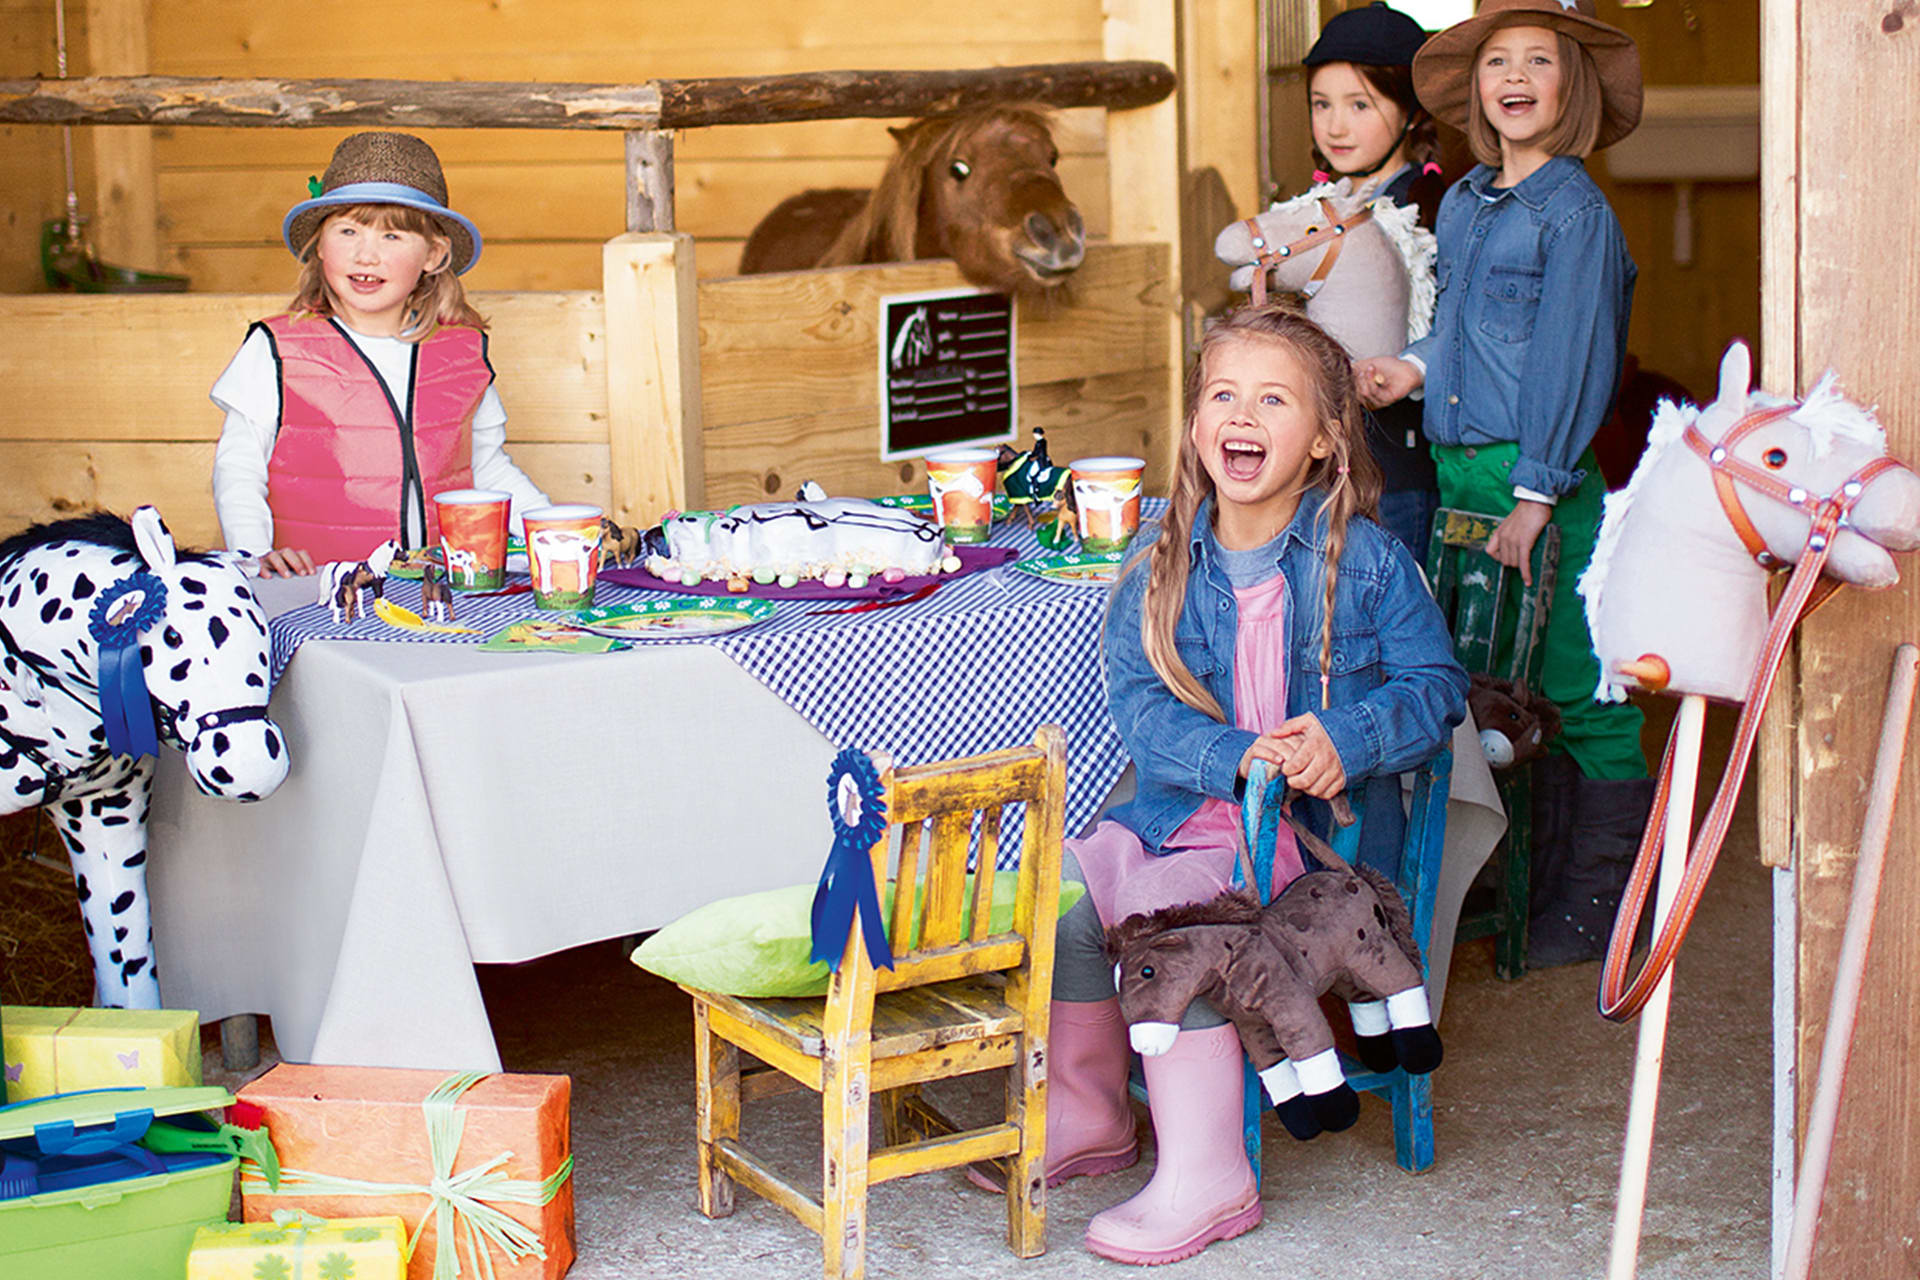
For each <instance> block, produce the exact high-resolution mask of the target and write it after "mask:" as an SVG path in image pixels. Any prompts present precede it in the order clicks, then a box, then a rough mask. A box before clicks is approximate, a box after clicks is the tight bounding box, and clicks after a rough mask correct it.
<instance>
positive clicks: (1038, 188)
mask: <svg viewBox="0 0 1920 1280" xmlns="http://www.w3.org/2000/svg"><path fill="white" fill-rule="evenodd" d="M890 132H891V133H892V134H893V136H894V140H895V141H896V142H897V143H898V144H899V150H898V151H896V152H895V153H894V157H893V160H892V161H891V162H890V163H889V164H888V165H887V168H886V172H885V173H883V174H882V175H881V177H880V184H879V185H878V186H877V187H875V188H874V189H873V190H872V191H871V192H867V191H858V190H854V189H852V188H846V187H834V188H828V189H814V190H810V191H803V192H801V193H800V194H799V195H797V196H791V197H789V198H788V199H786V200H783V201H782V202H781V203H780V204H778V205H776V206H775V207H774V209H773V211H772V212H770V213H768V214H767V216H766V217H764V218H762V219H761V220H760V223H759V225H758V226H756V227H754V229H753V231H752V233H751V234H749V235H748V236H747V243H746V245H745V246H744V247H743V248H742V249H741V251H740V272H741V274H742V275H754V274H757V273H759V272H763V271H804V270H806V269H807V268H809V267H845V266H857V265H859V264H861V263H866V262H908V261H911V260H913V259H915V258H952V259H953V260H954V263H955V264H956V265H957V266H958V267H959V268H960V274H961V275H963V276H965V277H966V278H967V280H968V281H969V282H970V283H972V284H976V285H979V286H980V287H982V288H985V289H994V290H998V291H1000V292H1002V293H1034V294H1037V293H1042V292H1044V291H1046V290H1048V289H1051V288H1053V287H1054V286H1055V285H1058V284H1059V283H1060V282H1061V281H1062V280H1065V279H1066V278H1067V277H1068V276H1069V275H1072V274H1073V272H1074V270H1075V269H1076V268H1077V267H1079V265H1080V263H1081V260H1082V259H1083V258H1085V256H1086V252H1087V236H1086V226H1085V224H1084V223H1083V222H1082V220H1081V217H1080V211H1079V210H1078V209H1076V208H1074V206H1073V201H1071V200H1069V199H1068V198H1067V193H1066V191H1065V189H1064V188H1062V187H1061V185H1060V176H1059V174H1057V173H1056V172H1055V171H1054V165H1055V164H1056V163H1057V162H1058V161H1059V159H1060V149H1059V147H1057V146H1056V145H1055V144H1054V141H1053V133H1052V130H1051V129H1050V127H1049V126H1048V124H1047V120H1046V117H1045V116H1043V115H1041V114H1040V113H1039V112H1036V111H1032V110H1028V109H1026V108H1022V107H1006V106H1001V107H982V108H979V109H976V110H972V111H964V112H961V113H959V114H957V115H952V116H937V117H932V118H929V119H925V120H916V121H914V122H913V123H912V124H910V125H907V126H906V127H904V128H901V129H894V130H891V131H890Z"/></svg>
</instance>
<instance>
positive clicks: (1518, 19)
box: [1413, 0, 1641, 149]
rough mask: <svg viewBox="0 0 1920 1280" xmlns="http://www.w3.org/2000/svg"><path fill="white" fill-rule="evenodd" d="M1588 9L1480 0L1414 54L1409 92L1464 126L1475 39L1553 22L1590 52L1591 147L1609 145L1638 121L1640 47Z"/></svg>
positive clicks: (1568, 1)
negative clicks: (1595, 129) (1594, 121)
mask: <svg viewBox="0 0 1920 1280" xmlns="http://www.w3.org/2000/svg"><path fill="white" fill-rule="evenodd" d="M1593 15H1594V9H1593V0H1480V7H1479V9H1478V10H1477V11H1476V12H1475V13H1474V15H1473V16H1472V17H1471V18H1468V19H1466V20H1465V21H1464V22H1456V23H1455V24H1454V25H1452V26H1451V27H1448V28H1447V29H1446V30H1445V31H1442V32H1440V33H1438V34H1437V35H1435V36H1434V37H1433V38H1432V39H1430V40H1428V41H1427V42H1426V43H1425V44H1423V45H1421V46H1420V52H1419V53H1416V54H1415V55H1413V91H1414V93H1416V94H1418V95H1419V97H1420V102H1421V105H1422V106H1424V107H1426V109H1427V110H1428V111H1430V112H1432V113H1433V118H1434V119H1436V120H1438V121H1440V122H1441V123H1442V124H1450V125H1452V126H1453V127H1454V128H1456V129H1462V130H1464V129H1465V128H1466V127H1467V104H1468V102H1469V100H1470V99H1471V98H1472V96H1473V91H1474V75H1473V63H1474V57H1475V55H1476V54H1478V53H1479V51H1480V45H1481V42H1482V41H1484V40H1485V39H1486V38H1487V37H1488V36H1489V35H1490V34H1492V33H1493V32H1494V31H1495V30H1497V29H1499V28H1501V27H1551V28H1553V29H1554V30H1556V31H1564V32H1566V33H1567V34H1568V35H1570V36H1572V37H1573V38H1574V39H1575V40H1578V41H1579V42H1580V43H1581V45H1583V46H1584V47H1585V48H1586V51H1587V53H1588V54H1590V55H1591V56H1592V58H1593V65H1594V68H1595V69H1596V70H1597V71H1599V73H1600V102H1601V115H1600V136H1599V137H1598V138H1597V139H1595V140H1594V144H1593V145H1594V147H1595V148H1596V149H1598V148H1600V147H1606V146H1611V145H1612V144H1614V143H1616V142H1618V141H1620V139H1622V138H1624V137H1626V136H1627V135H1628V134H1630V133H1632V132H1633V130H1634V128H1635V126H1637V125H1638V124H1639V123H1640V102H1641V87H1640V46H1638V45H1636V44H1635V43H1634V42H1633V37H1632V36H1630V35H1628V34H1627V33H1626V32H1624V31H1622V30H1620V29H1619V28H1618V27H1610V26H1608V25H1607V24H1606V23H1604V22H1602V21H1600V19H1598V18H1596V17H1594V16H1593Z"/></svg>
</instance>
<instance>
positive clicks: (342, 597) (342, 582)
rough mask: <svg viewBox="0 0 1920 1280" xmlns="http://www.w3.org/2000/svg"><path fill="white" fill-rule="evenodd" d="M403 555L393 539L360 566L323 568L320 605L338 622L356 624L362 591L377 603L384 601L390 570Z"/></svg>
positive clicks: (344, 562)
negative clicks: (353, 622)
mask: <svg viewBox="0 0 1920 1280" xmlns="http://www.w3.org/2000/svg"><path fill="white" fill-rule="evenodd" d="M399 554H400V544H399V543H398V542H395V541H394V540H393V539H391V538H389V539H387V541H385V542H383V543H381V544H380V545H379V546H377V547H375V548H374V549H373V554H372V555H370V556H368V557H367V558H366V559H365V560H362V561H360V562H359V563H358V564H356V563H354V562H353V561H351V560H335V561H332V562H331V563H328V564H324V565H322V566H321V567H320V601H319V602H320V603H321V604H324V605H326V606H327V609H328V611H329V612H330V613H331V614H332V615H333V620H334V621H335V622H352V621H353V620H354V619H355V618H357V617H359V616H360V593H361V592H362V591H371V592H372V593H373V598H374V599H376V600H378V599H381V598H382V594H383V592H384V590H385V587H386V580H387V570H388V569H390V568H392V567H393V561H394V557H395V556H397V555H399Z"/></svg>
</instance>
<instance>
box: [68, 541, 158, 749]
mask: <svg viewBox="0 0 1920 1280" xmlns="http://www.w3.org/2000/svg"><path fill="white" fill-rule="evenodd" d="M166 605H167V584H166V583H164V582H162V581H160V579H158V578H156V577H154V576H153V575H152V574H150V573H132V574H128V575H127V576H126V577H124V578H122V579H121V580H120V581H118V582H116V583H114V584H113V585H112V586H110V587H108V588H107V589H106V590H105V591H102V592H101V593H100V598H99V599H98V600H96V601H94V604H93V613H92V615H91V617H90V618H89V620H88V622H87V628H88V630H90V631H91V632H92V633H93V638H94V640H95V641H96V642H97V643H98V645H99V648H100V719H101V721H102V723H103V724H104V726H105V728H106V731H107V749H108V750H109V751H111V752H113V753H114V754H115V755H122V756H133V757H134V758H135V759H138V758H139V757H141V756H154V755H159V754H160V739H159V737H158V735H156V734H155V733H154V728H153V696H152V695H151V694H150V693H149V692H148V691H147V672H146V668H145V667H144V666H142V665H141V662H140V633H141V631H143V630H144V629H146V628H147V627H150V626H152V625H153V624H154V623H155V622H158V621H159V620H160V615H161V613H162V611H163V610H165V608H166Z"/></svg>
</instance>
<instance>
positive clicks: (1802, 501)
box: [1600, 404, 1900, 1022]
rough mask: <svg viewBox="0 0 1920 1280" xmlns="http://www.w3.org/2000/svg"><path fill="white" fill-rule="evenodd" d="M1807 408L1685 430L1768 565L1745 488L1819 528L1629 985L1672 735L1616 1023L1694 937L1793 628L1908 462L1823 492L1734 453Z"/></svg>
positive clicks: (1606, 989)
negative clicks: (1837, 542)
mask: <svg viewBox="0 0 1920 1280" xmlns="http://www.w3.org/2000/svg"><path fill="white" fill-rule="evenodd" d="M1799 407H1800V406H1799V405H1798V404H1788V405H1781V406H1778V407H1775V408H1770V409H1757V410H1754V411H1753V412H1751V413H1748V414H1746V415H1745V416H1743V417H1742V418H1741V419H1740V420H1739V421H1738V422H1736V423H1734V425H1733V427H1732V428H1731V429H1729V430H1728V432H1727V434H1726V436H1725V437H1724V438H1723V439H1722V440H1721V441H1720V443H1718V444H1715V443H1713V442H1712V441H1710V440H1708V439H1707V438H1706V437H1705V436H1704V435H1702V434H1701V433H1700V431H1699V430H1698V429H1697V428H1695V427H1693V426H1691V425H1689V426H1688V427H1687V430H1686V435H1685V437H1684V439H1685V440H1686V442H1687V445H1688V447H1690V448H1691V449H1692V450H1693V451H1694V452H1695V453H1698V454H1699V455H1700V456H1701V458H1702V459H1703V460H1705V462H1706V464H1707V466H1708V468H1709V469H1710V470H1711V471H1712V473H1713V484H1714V491H1715V493H1716V494H1717V495H1718V496H1719V499H1720V505H1721V508H1722V509H1723V510H1724V511H1725V512H1726V515H1727V519H1728V521H1729V522H1730V523H1731V524H1732V525H1733V527H1734V530H1735V532H1736V533H1738V534H1739V536H1740V541H1741V542H1742V543H1743V544H1744V545H1745V546H1746V548H1747V551H1748V552H1749V553H1750V554H1751V555H1752V556H1753V558H1754V560H1755V561H1756V562H1757V563H1758V564H1759V565H1760V566H1761V567H1762V568H1764V569H1768V570H1775V569H1779V568H1781V567H1783V566H1782V565H1781V563H1780V560H1779V558H1778V557H1777V556H1775V555H1773V553H1772V552H1770V551H1768V550H1767V548H1766V543H1765V541H1764V540H1763V539H1762V538H1761V537H1760V533H1759V530H1758V529H1756V528H1755V527H1754V524H1753V521H1752V519H1751V518H1749V517H1748V515H1747V513H1746V510H1745V508H1744V507H1743V506H1742V505H1741V502H1740V495H1739V490H1738V487H1737V486H1740V485H1744V486H1746V487H1747V488H1750V489H1753V490H1755V491H1756V492H1758V493H1761V494H1764V495H1765V496H1767V497H1769V498H1773V499H1775V500H1777V501H1779V502H1784V503H1786V504H1787V505H1789V506H1792V507H1795V508H1798V509H1799V510H1801V511H1804V512H1806V513H1807V515H1808V516H1809V518H1810V519H1811V520H1812V526H1811V528H1809V529H1808V531H1807V542H1806V548H1805V550H1804V551H1803V552H1802V554H1801V556H1800V559H1799V561H1798V562H1797V563H1796V564H1795V565H1794V566H1793V572H1792V574H1791V575H1790V576H1789V577H1788V579H1787V587H1786V590H1785V591H1784V592H1783V593H1782V594H1781V597H1780V600H1779V602H1778V603H1777V604H1776V605H1775V606H1774V609H1773V614H1772V619H1771V621H1770V622H1769V623H1768V625H1767V635H1766V641H1765V643H1764V645H1763V646H1762V648H1761V651H1760V658H1759V661H1758V662H1757V663H1756V664H1755V666H1754V671H1753V675H1752V676H1751V677H1750V678H1749V679H1748V681H1747V688H1746V693H1745V696H1744V698H1743V699H1742V706H1741V709H1740V723H1739V725H1738V727H1737V728H1736V729H1735V730H1734V740H1733V754H1732V756H1731V757H1730V758H1729V759H1728V761H1727V768H1726V772H1725V773H1724V774H1722V775H1721V778H1720V787H1719V790H1717V791H1716V792H1714V796H1713V805H1712V807H1711V808H1710V809H1709V810H1708V811H1707V816H1706V819H1705V821H1703V822H1702V823H1701V824H1700V830H1699V831H1698V832H1697V833H1696V834H1695V836H1694V841H1693V847H1692V848H1691V849H1690V850H1688V852H1687V865H1686V871H1685V873H1684V874H1683V876H1682V878H1681V881H1680V889H1679V893H1678V894H1677V896H1676V897H1675V899H1674V903H1673V909H1672V910H1671V911H1669V912H1668V913H1667V918H1666V920H1665V921H1664V922H1663V923H1662V924H1661V927H1660V931H1659V934H1658V936H1656V937H1655V938H1654V940H1653V945H1652V948H1651V949H1650V950H1649V952H1648V954H1647V961H1646V963H1645V964H1644V965H1642V966H1641V969H1640V973H1639V975H1638V976H1636V977H1634V978H1633V980H1632V981H1631V982H1630V983H1629V982H1628V972H1629V968H1630V966H1631V964H1632V958H1633V935H1634V931H1635V929H1636V928H1637V927H1638V925H1639V923H1640V915H1641V912H1642V911H1643V910H1644V909H1645V907H1646V901H1647V894H1648V891H1649V890H1650V889H1651V887H1652V885H1653V881H1654V877H1655V874H1656V873H1657V871H1658V869H1659V864H1660V851H1661V847H1662V845H1663V844H1664V842H1665V839H1666V831H1667V803H1668V800H1669V797H1670V795H1671V793H1672V788H1673V764H1674V760H1673V750H1674V739H1673V736H1672V735H1671V734H1670V735H1669V736H1668V738H1667V750H1666V755H1665V757H1664V758H1663V759H1662V760H1661V762H1660V781H1659V786H1658V788H1657V789H1656V790H1655V792H1654V797H1653V812H1652V814H1651V815H1650V817H1649V818H1648V820H1647V829H1646V833H1645V835H1643V836H1642V837H1641V840H1640V851H1639V853H1638V854H1637V855H1636V856H1635V858H1634V863H1633V875H1632V877H1631V878H1630V879H1629V880H1628V882H1627V889H1626V893H1625V895H1624V896H1623V897H1622V898H1621V899H1620V909H1619V912H1618V913H1617V914H1616V915H1615V916H1614V921H1613V936H1612V937H1611V938H1609V939H1608V941H1607V959H1606V964H1605V966H1604V967H1603V968H1602V970H1601V973H1600V1013H1601V1016H1603V1017H1605V1018H1609V1019H1611V1020H1612V1021H1614V1022H1625V1021H1626V1020H1627V1019H1629V1018H1631V1017H1633V1015H1634V1014H1636V1013H1638V1012H1640V1009H1641V1008H1642V1006H1644V1005H1645V1004H1646V1002H1647V1000H1648V999H1649V998H1650V997H1651V996H1652V995H1653V992H1654V988H1655V987H1657V986H1658V985H1659V983H1660V979H1661V978H1662V977H1663V976H1664V975H1665V974H1666V972H1667V971H1668V970H1669V969H1670V968H1672V966H1673V961H1674V957H1675V956H1676V955H1677V954H1678V953H1679V950H1680V944H1681V943H1682V942H1683V941H1684V940H1685V939H1686V936H1687V929H1688V928H1689V927H1690V926H1691V925H1692V923H1693V915H1694V912H1695V911H1697V910H1699V907H1700V897H1701V895H1702V894H1703V893H1704V892H1705V890H1706V887H1707V877H1708V876H1709V875H1711V874H1712V873H1713V864H1714V862H1715V860H1716V859H1718V858H1719V856H1720V849H1721V846H1722V845H1723V844H1724V843H1725V842H1726V838H1727V829H1728V827H1729V826H1730V825H1731V823H1732V820H1733V806H1734V801H1735V800H1737V799H1738V798H1739V795H1740V786H1741V784H1742V783H1743V782H1744V781H1745V780H1746V776H1747V765H1748V763H1749V761H1750V760H1751V758H1752V754H1753V744H1754V741H1755V739H1756V738H1757V737H1758V736H1759V733H1760V715H1761V713H1762V712H1763V711H1764V710H1765V709H1766V705H1767V697H1768V695H1769V694H1770V693H1772V691H1773V680H1774V676H1775V675H1777V674H1778V673H1779V670H1780V662H1781V660H1782V659H1783V658H1784V657H1785V656H1786V652H1787V644H1788V642H1789V641H1790V640H1791V639H1792V636H1793V629H1794V628H1795V627H1796V626H1798V625H1799V623H1800V620H1801V619H1802V618H1804V617H1806V616H1807V614H1809V613H1811V612H1813V610H1814V609H1816V608H1817V607H1819V605H1820V604H1821V603H1822V602H1824V601H1825V600H1826V599H1827V597H1828V596H1830V595H1831V594H1832V593H1833V592H1834V591H1836V590H1837V589H1838V588H1839V587H1840V585H1841V584H1840V583H1839V582H1838V581H1837V580H1835V579H1825V578H1822V577H1821V571H1822V570H1823V569H1824V568H1825V567H1826V563H1827V557H1828V555H1829V554H1831V552H1832V547H1833V539H1834V537H1835V535H1836V534H1837V533H1838V532H1839V530H1840V528H1841V527H1842V526H1843V525H1844V524H1846V522H1847V519H1848V517H1849V515H1850V514H1851V512H1852V511H1853V508H1854V505H1855V504H1856V503H1857V502H1858V501H1859V500H1860V495H1861V494H1862V493H1863V492H1864V491H1865V490H1866V487H1867V485H1868V484H1869V483H1870V482H1872V480H1873V479H1874V478H1875V477H1876V476H1879V475H1880V474H1881V473H1883V472H1885V471H1888V470H1891V469H1892V468H1894V467H1897V466H1898V465H1900V464H1899V463H1897V462H1895V461H1894V460H1893V459H1892V458H1888V457H1880V458H1875V459H1874V460H1873V461H1872V462H1869V463H1868V464H1867V465H1866V466H1864V467H1862V468H1860V470H1858V471H1856V472H1854V473H1853V475H1851V476H1849V477H1848V478H1847V480H1846V481H1845V482H1844V483H1842V484H1841V486H1840V488H1839V489H1838V490H1836V491H1835V492H1833V493H1831V494H1828V495H1826V496H1824V497H1816V496H1814V495H1811V494H1809V493H1808V492H1807V491H1806V490H1805V489H1803V488H1800V487H1799V486H1796V485H1788V484H1786V483H1784V482H1783V481H1781V480H1780V479H1779V478H1778V477H1776V476H1774V475H1772V474H1770V473H1769V472H1767V471H1765V470H1762V469H1761V468H1759V467H1756V466H1754V465H1753V464H1752V463H1749V462H1746V461H1745V460H1743V459H1740V458H1736V457H1734V456H1733V446H1734V445H1735V444H1737V443H1738V442H1739V440H1740V439H1741V437H1743V436H1745V435H1747V434H1748V433H1749V432H1751V431H1754V430H1756V429H1757V428H1759V427H1762V426H1765V425H1766V424H1767V423H1769V422H1773V421H1775V420H1776V419H1779V418H1782V417H1785V416H1787V415H1788V414H1791V413H1793V412H1794V411H1795V410H1797V409H1798V408H1799Z"/></svg>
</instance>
